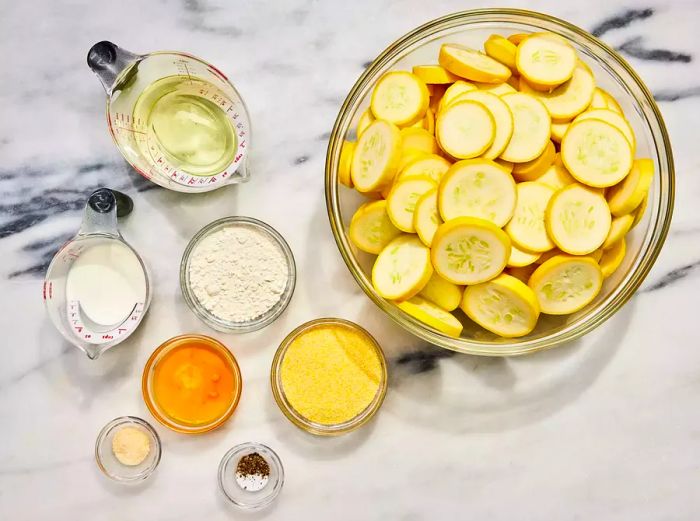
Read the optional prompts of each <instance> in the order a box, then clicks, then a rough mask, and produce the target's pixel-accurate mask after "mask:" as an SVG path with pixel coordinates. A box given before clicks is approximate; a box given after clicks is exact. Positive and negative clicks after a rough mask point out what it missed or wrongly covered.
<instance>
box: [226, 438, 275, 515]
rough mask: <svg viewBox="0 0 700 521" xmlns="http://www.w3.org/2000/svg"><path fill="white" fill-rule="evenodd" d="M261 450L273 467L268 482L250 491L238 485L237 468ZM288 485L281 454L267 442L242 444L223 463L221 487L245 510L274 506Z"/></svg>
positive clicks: (232, 500) (234, 448)
mask: <svg viewBox="0 0 700 521" xmlns="http://www.w3.org/2000/svg"><path fill="white" fill-rule="evenodd" d="M254 452H257V453H258V454H260V455H261V456H262V457H263V458H264V459H265V461H267V464H268V465H269V466H270V475H269V476H268V478H267V483H265V486H264V487H262V488H261V489H260V490H256V491H252V490H246V489H244V488H243V487H241V486H240V485H239V484H238V480H237V479H236V468H237V467H238V462H239V461H240V460H241V458H243V456H247V455H248V454H252V453H254ZM282 485H284V467H282V462H281V461H280V459H279V456H277V454H276V453H275V451H274V450H272V449H271V448H270V447H268V446H267V445H263V444H262V443H251V442H248V443H241V444H240V445H236V446H235V447H233V448H232V449H231V450H229V451H228V452H227V453H226V454H224V457H223V458H221V463H219V489H221V492H223V494H224V496H226V498H227V499H228V500H229V501H230V502H231V503H233V504H234V505H235V506H237V507H238V508H241V509H243V510H259V509H261V508H265V507H266V506H268V505H270V504H271V503H272V502H273V501H274V500H275V498H276V497H277V495H278V494H279V493H280V490H282Z"/></svg>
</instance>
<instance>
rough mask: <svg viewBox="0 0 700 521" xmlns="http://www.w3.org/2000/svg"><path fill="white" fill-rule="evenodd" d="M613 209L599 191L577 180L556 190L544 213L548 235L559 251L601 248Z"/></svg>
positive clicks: (575, 252)
mask: <svg viewBox="0 0 700 521" xmlns="http://www.w3.org/2000/svg"><path fill="white" fill-rule="evenodd" d="M611 220H612V218H611V216H610V210H609V208H608V203H607V202H606V201H605V197H603V195H602V194H601V193H600V192H597V191H595V190H592V189H590V188H587V187H586V186H584V185H581V184H579V183H574V184H571V185H569V186H565V187H564V188H562V189H560V190H559V191H557V192H556V193H555V194H554V195H553V196H552V198H551V199H550V200H549V204H548V205H547V211H546V213H545V225H546V227H547V234H548V236H549V237H550V238H551V239H552V240H553V241H554V243H555V244H556V245H557V246H558V247H559V249H560V250H562V251H564V252H566V253H570V254H572V255H587V254H589V253H591V252H592V251H595V250H597V249H598V248H600V247H601V246H602V244H603V242H605V238H606V237H607V236H608V233H609V232H610V223H611Z"/></svg>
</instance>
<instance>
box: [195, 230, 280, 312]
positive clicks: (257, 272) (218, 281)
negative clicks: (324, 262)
mask: <svg viewBox="0 0 700 521" xmlns="http://www.w3.org/2000/svg"><path fill="white" fill-rule="evenodd" d="M189 275H190V286H191V288H192V291H193V292H194V294H195V296H196V298H197V300H198V301H199V303H200V304H201V305H202V306H204V308H205V309H207V311H209V312H210V313H211V314H213V315H214V316H216V317H218V318H220V319H222V320H227V321H232V322H246V321H248V320H252V319H254V318H257V317H259V316H260V315H262V314H264V313H265V312H266V311H268V310H270V309H271V308H272V307H273V306H274V305H275V304H277V302H279V300H280V297H281V296H282V293H283V291H284V289H285V287H286V286H287V281H288V279H289V269H288V267H287V261H286V258H285V256H284V252H283V251H282V249H281V248H280V246H279V245H278V244H277V243H276V242H275V240H274V239H273V238H272V237H270V236H269V235H268V234H267V233H266V232H263V231H259V230H257V229H255V228H252V227H249V226H245V225H242V226H241V225H232V226H227V227H225V228H222V229H220V230H218V231H216V232H214V233H212V234H211V235H209V236H208V237H205V238H204V239H202V241H201V242H200V243H199V244H198V245H197V246H196V247H195V249H194V251H193V252H192V256H191V258H190V268H189Z"/></svg>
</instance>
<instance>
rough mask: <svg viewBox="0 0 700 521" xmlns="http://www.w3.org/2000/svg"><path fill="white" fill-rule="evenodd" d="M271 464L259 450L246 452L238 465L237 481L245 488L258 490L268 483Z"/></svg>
mask: <svg viewBox="0 0 700 521" xmlns="http://www.w3.org/2000/svg"><path fill="white" fill-rule="evenodd" d="M269 476H270V465H269V464H268V463H267V460H266V459H265V458H263V457H262V456H261V455H260V454H258V453H257V452H251V453H250V454H246V455H245V456H243V457H242V458H241V459H240V460H238V465H236V481H238V484H239V485H240V486H241V488H242V489H243V490H250V491H257V490H261V489H263V488H264V487H265V485H267V482H268V478H269Z"/></svg>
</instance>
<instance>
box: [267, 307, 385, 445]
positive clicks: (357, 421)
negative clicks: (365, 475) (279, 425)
mask: <svg viewBox="0 0 700 521" xmlns="http://www.w3.org/2000/svg"><path fill="white" fill-rule="evenodd" d="M328 325H331V326H339V327H346V328H349V329H352V330H354V331H356V332H358V333H360V334H362V335H363V336H365V337H366V338H367V339H368V340H369V341H370V342H371V344H372V345H373V346H374V349H375V352H376V353H377V356H378V358H379V363H380V364H381V370H382V376H381V381H380V382H379V388H378V389H377V394H376V395H375V396H374V399H373V400H372V402H371V403H370V404H369V405H368V406H367V407H366V408H365V409H364V410H363V411H362V412H360V413H359V414H358V415H357V416H355V417H354V418H352V419H350V420H348V421H346V422H343V423H338V424H335V425H326V424H322V423H317V422H314V421H311V420H310V419H308V418H306V417H304V416H302V415H301V414H299V413H298V412H297V411H296V410H295V409H294V407H292V405H291V404H290V403H289V401H288V400H287V397H286V395H285V393H284V385H283V383H282V375H281V372H282V371H281V368H282V362H283V361H284V356H285V354H286V353H287V348H288V347H289V346H290V345H291V343H292V342H293V341H294V340H295V339H296V338H297V337H299V336H300V335H302V334H304V333H305V332H307V331H308V330H309V329H313V328H315V327H318V326H328ZM387 380H388V379H387V365H386V358H385V357H384V352H383V351H382V348H381V347H380V346H379V344H378V343H377V341H376V340H375V339H374V337H373V336H372V335H370V334H369V333H368V332H367V331H366V330H365V329H363V328H361V327H360V326H358V325H357V324H355V323H354V322H350V321H349V320H343V319H341V318H318V319H316V320H311V321H309V322H306V323H304V324H302V325H300V326H299V327H297V328H296V329H295V330H294V331H292V332H291V333H289V334H288V335H287V336H286V338H285V339H284V340H282V343H281V344H280V346H279V347H278V348H277V351H276V352H275V357H274V358H273V360H272V367H271V369H270V384H271V385H272V394H273V396H274V397H275V401H276V402H277V406H278V407H279V408H280V410H281V411H282V413H283V414H284V415H285V416H286V417H287V419H288V420H289V421H291V422H292V423H293V424H294V425H296V426H297V427H299V428H300V429H303V430H305V431H306V432H309V433H311V434H317V435H319V436H337V435H339V434H346V433H348V432H351V431H354V430H355V429H357V428H359V427H361V426H362V425H364V424H365V423H367V422H368V421H369V420H371V419H372V417H373V416H374V415H375V414H376V413H377V411H378V410H379V408H380V407H381V405H382V403H383V402H384V397H385V396H386V390H387Z"/></svg>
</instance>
